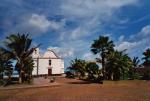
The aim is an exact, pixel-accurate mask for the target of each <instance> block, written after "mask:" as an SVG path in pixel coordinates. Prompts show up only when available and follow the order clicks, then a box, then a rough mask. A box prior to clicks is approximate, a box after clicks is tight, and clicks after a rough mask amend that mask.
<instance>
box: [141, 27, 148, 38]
mask: <svg viewBox="0 0 150 101" xmlns="http://www.w3.org/2000/svg"><path fill="white" fill-rule="evenodd" d="M139 36H144V37H147V36H150V25H147V26H145V27H143V28H142V30H141V32H140V33H139Z"/></svg>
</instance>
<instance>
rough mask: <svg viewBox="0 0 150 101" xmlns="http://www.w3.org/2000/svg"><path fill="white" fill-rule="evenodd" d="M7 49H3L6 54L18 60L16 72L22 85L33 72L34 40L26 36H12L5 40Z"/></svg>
mask: <svg viewBox="0 0 150 101" xmlns="http://www.w3.org/2000/svg"><path fill="white" fill-rule="evenodd" d="M4 43H5V47H4V48H2V50H3V51H4V53H5V54H9V55H10V57H11V58H12V59H15V60H17V64H16V70H17V71H18V73H19V78H20V83H22V81H23V80H22V79H23V78H24V77H25V75H27V76H28V77H31V75H32V70H33V60H32V57H31V54H32V52H33V51H34V50H35V48H36V47H31V43H32V39H31V38H29V35H28V34H27V35H25V34H17V35H16V34H12V35H10V36H8V37H7V38H6V40H5V42H4Z"/></svg>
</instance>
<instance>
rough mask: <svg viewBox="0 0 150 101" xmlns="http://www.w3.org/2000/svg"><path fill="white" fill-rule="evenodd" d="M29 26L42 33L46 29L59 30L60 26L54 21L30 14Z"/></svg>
mask: <svg viewBox="0 0 150 101" xmlns="http://www.w3.org/2000/svg"><path fill="white" fill-rule="evenodd" d="M29 24H31V25H32V26H34V27H36V28H37V29H40V30H41V31H43V32H46V31H47V30H48V29H50V28H52V29H59V28H60V25H59V24H58V23H56V22H54V21H50V20H48V19H47V18H46V17H45V16H44V15H38V14H32V16H31V18H30V19H29Z"/></svg>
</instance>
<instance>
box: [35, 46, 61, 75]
mask: <svg viewBox="0 0 150 101" xmlns="http://www.w3.org/2000/svg"><path fill="white" fill-rule="evenodd" d="M32 57H33V59H34V69H33V72H32V75H33V76H45V75H46V76H50V75H62V74H63V73H64V60H63V59H62V58H60V57H59V56H58V55H57V54H56V53H55V52H54V51H53V50H51V49H47V51H46V52H45V53H44V55H43V56H42V55H41V54H40V50H39V48H37V49H36V50H35V51H34V52H33V54H32Z"/></svg>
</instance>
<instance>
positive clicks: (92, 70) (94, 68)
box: [85, 62, 99, 80]
mask: <svg viewBox="0 0 150 101" xmlns="http://www.w3.org/2000/svg"><path fill="white" fill-rule="evenodd" d="M85 69H86V72H87V73H88V79H89V80H95V79H96V77H95V76H97V77H98V76H99V66H98V65H97V64H96V63H95V62H89V63H87V65H86V67H85Z"/></svg>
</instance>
